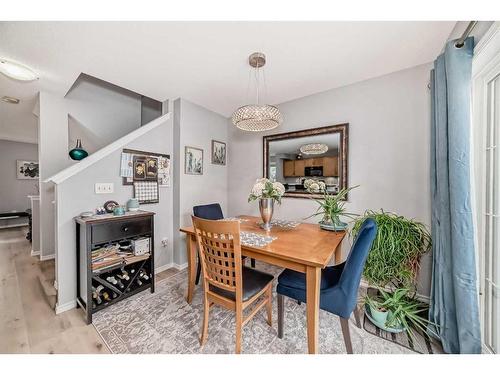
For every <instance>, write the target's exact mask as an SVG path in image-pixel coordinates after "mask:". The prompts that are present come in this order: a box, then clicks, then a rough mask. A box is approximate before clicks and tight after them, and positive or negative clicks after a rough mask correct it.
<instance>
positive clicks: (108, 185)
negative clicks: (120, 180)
mask: <svg viewBox="0 0 500 375" xmlns="http://www.w3.org/2000/svg"><path fill="white" fill-rule="evenodd" d="M114 190H115V189H114V185H113V183H112V182H97V183H96V184H95V193H96V194H110V193H112V192H113V191H114Z"/></svg>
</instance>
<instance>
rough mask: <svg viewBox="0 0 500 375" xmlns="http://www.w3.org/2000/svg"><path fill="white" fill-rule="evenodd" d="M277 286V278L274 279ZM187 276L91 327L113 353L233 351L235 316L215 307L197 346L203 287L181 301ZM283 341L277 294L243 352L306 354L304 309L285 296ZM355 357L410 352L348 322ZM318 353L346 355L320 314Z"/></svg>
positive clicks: (331, 319)
mask: <svg viewBox="0 0 500 375" xmlns="http://www.w3.org/2000/svg"><path fill="white" fill-rule="evenodd" d="M257 268H258V269H261V270H263V271H265V272H269V273H272V274H274V275H276V276H277V275H279V273H280V272H281V269H280V268H277V267H273V266H270V265H267V264H264V263H260V262H257ZM275 283H276V280H275ZM186 289H187V272H186V270H184V271H182V272H179V273H177V274H175V275H173V276H171V277H169V278H167V279H164V280H161V281H160V282H158V283H157V284H156V292H155V293H153V294H151V293H150V292H149V291H144V292H141V293H139V294H137V295H135V296H133V297H131V298H128V299H126V300H123V301H121V302H119V303H117V304H114V305H111V306H110V307H108V308H107V309H104V310H102V311H100V312H98V313H97V314H95V315H94V317H93V324H94V326H95V328H96V329H97V331H98V332H99V334H100V335H101V337H102V338H103V340H104V341H105V343H106V345H107V346H108V348H109V350H110V351H111V352H112V353H144V354H145V353H167V354H168V353H171V354H174V353H179V354H196V353H210V354H216V353H221V354H229V353H234V346H235V335H234V333H235V317H234V313H233V312H231V311H228V310H226V309H224V308H221V307H218V306H215V307H213V308H212V309H211V310H210V321H209V326H208V340H207V342H206V343H205V345H204V346H203V347H200V344H199V340H198V337H199V333H200V325H201V322H202V314H203V302H202V292H203V291H202V288H201V286H197V287H196V289H195V293H194V298H193V302H192V304H188V303H187V302H186V299H185V295H186ZM285 301H286V302H285V325H284V337H283V339H279V338H278V332H277V327H278V323H277V306H276V305H277V304H276V294H275V295H274V299H273V326H272V327H270V326H269V325H268V324H267V323H266V320H265V309H264V310H263V311H259V313H257V315H256V316H255V317H254V318H253V319H252V320H251V321H250V322H249V323H248V324H247V325H246V326H245V327H244V328H243V337H242V353H245V354H268V353H269V354H294V353H296V354H304V353H307V331H306V305H305V304H301V305H298V304H297V302H296V301H294V300H291V299H289V298H285ZM350 329H351V338H352V344H353V350H354V352H355V353H370V354H374V353H387V354H389V353H395V354H396V353H415V352H414V351H412V350H409V349H407V348H405V347H403V346H401V345H398V344H396V343H393V342H391V341H387V340H385V339H383V338H381V337H377V336H375V335H372V334H370V333H368V332H367V331H365V330H364V329H359V328H357V327H356V325H355V323H354V320H353V319H352V320H351V324H350ZM319 352H320V353H323V354H327V353H330V354H345V346H344V340H343V338H342V331H341V328H340V322H339V319H338V317H336V316H334V315H332V314H329V313H327V312H325V311H320V326H319Z"/></svg>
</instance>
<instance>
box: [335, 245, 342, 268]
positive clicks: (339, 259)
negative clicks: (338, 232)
mask: <svg viewBox="0 0 500 375" xmlns="http://www.w3.org/2000/svg"><path fill="white" fill-rule="evenodd" d="M340 263H342V241H341V242H340V243H339V244H338V245H337V248H336V249H335V264H340Z"/></svg>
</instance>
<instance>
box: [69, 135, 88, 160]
mask: <svg viewBox="0 0 500 375" xmlns="http://www.w3.org/2000/svg"><path fill="white" fill-rule="evenodd" d="M87 156H89V153H88V152H87V151H85V150H84V149H83V147H82V140H81V139H77V140H76V147H75V148H74V149H72V150H71V151H70V152H69V157H70V158H71V159H73V160H82V159H85V158H86V157H87Z"/></svg>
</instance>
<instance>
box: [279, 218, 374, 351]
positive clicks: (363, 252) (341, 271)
mask: <svg viewBox="0 0 500 375" xmlns="http://www.w3.org/2000/svg"><path fill="white" fill-rule="evenodd" d="M376 234H377V224H376V222H375V220H373V219H366V220H365V221H364V223H363V225H362V226H361V228H360V231H359V233H358V236H357V237H356V239H355V241H354V244H353V246H352V249H351V252H350V253H349V256H348V257H347V259H346V261H345V262H344V263H341V264H338V265H335V266H332V267H326V268H325V269H324V270H322V273H321V287H320V289H321V291H320V308H321V309H322V310H325V311H328V312H331V313H332V314H335V315H338V316H339V317H340V324H341V327H342V334H343V336H344V343H345V346H346V350H347V353H349V354H352V343H351V336H350V332H349V323H348V322H349V317H350V316H351V314H352V313H353V311H354V317H355V318H356V323H357V325H358V327H359V328H361V323H360V317H359V314H358V311H357V300H358V289H359V284H360V282H361V275H362V273H363V269H364V267H365V262H366V258H367V257H368V252H369V251H370V248H371V246H372V243H373V240H374V239H375V236H376ZM276 291H277V292H278V337H279V338H283V315H284V296H287V297H290V298H293V299H295V300H297V301H300V302H306V277H305V274H304V273H301V272H296V271H292V270H289V269H286V270H284V271H283V272H282V273H281V275H280V276H279V277H278V287H277V288H276Z"/></svg>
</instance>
